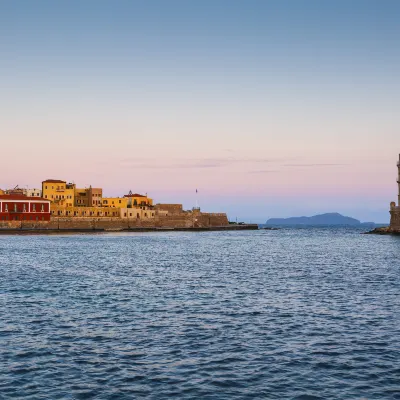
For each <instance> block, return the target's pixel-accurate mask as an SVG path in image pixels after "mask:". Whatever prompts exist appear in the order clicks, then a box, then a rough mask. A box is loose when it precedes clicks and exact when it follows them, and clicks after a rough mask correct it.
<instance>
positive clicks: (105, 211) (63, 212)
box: [51, 204, 121, 218]
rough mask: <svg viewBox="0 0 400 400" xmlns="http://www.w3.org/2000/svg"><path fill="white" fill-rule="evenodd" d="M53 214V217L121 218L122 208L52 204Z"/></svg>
mask: <svg viewBox="0 0 400 400" xmlns="http://www.w3.org/2000/svg"><path fill="white" fill-rule="evenodd" d="M51 215H52V216H53V217H76V218H102V217H106V218H121V210H120V208H112V209H110V208H104V207H64V206H60V205H56V204H51Z"/></svg>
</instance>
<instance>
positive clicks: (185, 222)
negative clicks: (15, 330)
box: [0, 215, 258, 233]
mask: <svg viewBox="0 0 400 400" xmlns="http://www.w3.org/2000/svg"><path fill="white" fill-rule="evenodd" d="M256 229H258V225H257V224H229V222H228V220H227V218H226V216H225V217H222V216H218V215H216V216H210V215H206V216H205V215H203V216H197V218H195V219H193V218H189V217H187V216H173V217H172V216H171V217H162V218H157V219H152V220H147V221H146V220H137V219H134V220H129V219H121V218H114V219H113V218H109V219H105V218H98V219H91V218H52V219H51V220H50V221H0V233H12V232H18V233H23V232H26V233H29V232H30V233H35V232H37V233H57V232H58V233H59V232H107V231H131V232H146V231H147V232H149V231H164V230H169V231H170V230H179V231H215V230H256Z"/></svg>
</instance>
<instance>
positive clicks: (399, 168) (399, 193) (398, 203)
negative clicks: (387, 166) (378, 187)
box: [397, 154, 400, 207]
mask: <svg viewBox="0 0 400 400" xmlns="http://www.w3.org/2000/svg"><path fill="white" fill-rule="evenodd" d="M397 169H398V173H397V185H398V187H399V189H398V199H397V205H398V206H399V207H400V154H399V161H398V162H397Z"/></svg>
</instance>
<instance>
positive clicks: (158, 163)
mask: <svg viewBox="0 0 400 400" xmlns="http://www.w3.org/2000/svg"><path fill="white" fill-rule="evenodd" d="M276 161H277V160H276V159H269V158H250V157H249V158H236V157H216V158H198V159H170V160H168V159H164V160H159V159H151V160H150V159H138V158H133V159H125V160H122V161H121V166H122V167H124V168H129V167H132V168H133V167H134V168H144V169H180V168H191V169H196V168H197V169H203V168H221V167H226V166H232V165H238V164H252V163H273V162H276Z"/></svg>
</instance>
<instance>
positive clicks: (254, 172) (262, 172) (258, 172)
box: [248, 169, 279, 174]
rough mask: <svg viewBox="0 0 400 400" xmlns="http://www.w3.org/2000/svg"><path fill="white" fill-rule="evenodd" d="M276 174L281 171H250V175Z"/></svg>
mask: <svg viewBox="0 0 400 400" xmlns="http://www.w3.org/2000/svg"><path fill="white" fill-rule="evenodd" d="M275 172H279V170H276V169H260V170H254V171H249V172H248V173H249V174H272V173H275Z"/></svg>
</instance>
